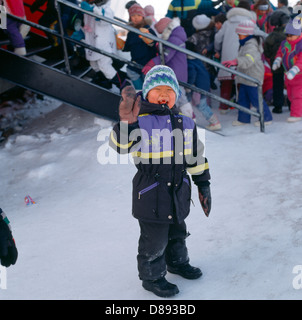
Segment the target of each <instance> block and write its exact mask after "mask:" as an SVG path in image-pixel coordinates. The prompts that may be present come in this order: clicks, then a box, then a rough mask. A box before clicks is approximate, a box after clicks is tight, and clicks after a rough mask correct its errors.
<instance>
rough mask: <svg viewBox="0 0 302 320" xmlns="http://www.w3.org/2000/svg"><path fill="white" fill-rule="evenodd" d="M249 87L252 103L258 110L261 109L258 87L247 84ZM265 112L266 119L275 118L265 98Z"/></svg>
mask: <svg viewBox="0 0 302 320" xmlns="http://www.w3.org/2000/svg"><path fill="white" fill-rule="evenodd" d="M247 87H248V91H247V92H248V96H249V99H250V101H251V104H252V105H253V106H254V107H255V108H257V110H258V111H259V100H258V88H257V87H252V86H247ZM263 113H264V121H272V120H273V117H272V113H271V111H270V109H269V107H268V105H267V103H266V102H265V100H264V99H263Z"/></svg>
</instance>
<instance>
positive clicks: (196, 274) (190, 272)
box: [167, 263, 202, 279]
mask: <svg viewBox="0 0 302 320" xmlns="http://www.w3.org/2000/svg"><path fill="white" fill-rule="evenodd" d="M167 270H168V271H169V272H170V273H174V274H178V275H180V276H182V277H183V278H186V279H198V278H200V277H201V276H202V272H201V270H200V269H199V268H196V267H192V266H191V265H190V264H189V263H185V264H181V265H179V266H175V267H172V266H168V267H167Z"/></svg>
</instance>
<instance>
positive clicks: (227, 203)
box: [0, 99, 302, 300]
mask: <svg viewBox="0 0 302 320" xmlns="http://www.w3.org/2000/svg"><path fill="white" fill-rule="evenodd" d="M49 103H50V102H49V99H48V100H47V101H46V102H45V105H46V107H47V108H49ZM53 104H54V106H57V102H56V101H53ZM40 108H43V104H42V105H41V106H40ZM284 110H285V112H284V113H283V114H281V115H275V116H274V123H273V125H271V126H269V127H267V128H266V132H265V133H260V130H259V128H256V127H254V126H253V125H252V124H251V125H248V126H245V127H240V128H238V127H236V128H235V127H232V126H231V122H232V120H234V119H235V118H236V113H237V112H236V111H235V110H234V111H232V112H231V113H229V114H227V115H224V116H222V115H221V116H220V119H221V121H222V123H223V130H222V132H223V133H225V134H226V136H225V137H223V136H220V135H216V134H214V133H210V132H207V133H206V156H207V157H208V159H209V163H210V168H211V174H212V184H211V187H212V197H213V208H212V212H211V215H210V217H209V218H206V217H205V216H204V214H203V213H202V210H201V208H200V205H199V202H198V198H197V192H196V189H194V192H193V201H194V203H195V207H192V211H191V214H190V216H189V218H188V219H187V225H188V230H189V232H190V233H191V236H190V237H189V238H188V240H187V244H188V248H189V253H190V257H191V263H192V264H193V265H195V266H199V267H201V269H202V271H203V277H202V278H201V279H199V280H194V281H192V280H191V281H190V280H185V279H182V278H180V277H179V276H177V275H171V274H168V275H167V279H168V280H169V281H171V282H173V283H176V284H177V285H178V287H179V289H180V293H179V294H178V295H177V296H176V297H175V298H174V299H175V300H178V299H181V300H189V299H192V300H200V299H301V298H302V289H300V290H299V289H295V288H294V287H293V281H296V280H297V278H296V277H298V276H299V274H298V275H297V274H294V273H293V268H294V267H295V266H296V265H302V258H301V246H302V215H301V212H302V210H301V209H302V198H301V194H302V185H301V176H302V162H301V160H300V158H301V143H300V142H301V135H302V127H301V125H302V124H301V123H296V124H288V123H286V122H285V119H286V118H287V116H288V115H289V113H288V111H287V109H285V108H284ZM253 121H255V119H253ZM110 126H111V123H110V122H106V121H104V120H100V119H96V118H95V117H94V116H93V115H91V114H89V113H85V112H83V111H80V110H77V109H74V108H71V107H67V106H61V107H58V108H56V107H55V108H54V110H52V111H51V112H49V113H48V114H47V115H46V116H45V115H42V116H41V117H39V118H37V119H36V120H34V121H33V122H32V123H30V124H29V125H28V127H27V128H25V129H24V130H23V131H22V132H20V133H19V134H17V135H14V136H11V137H10V138H9V140H8V141H7V142H6V143H3V144H1V145H0V161H1V171H0V181H1V194H0V204H1V207H2V209H3V210H4V211H5V212H6V214H7V215H8V217H9V219H10V220H11V224H12V228H13V234H14V237H15V240H16V243H17V247H18V250H19V259H18V261H17V264H16V265H15V266H12V267H11V268H9V269H7V289H6V290H4V289H1V288H0V300H5V299H102V300H105V299H116V300H121V299H125V300H147V299H154V300H160V298H158V297H156V296H155V295H153V294H152V293H149V292H147V291H145V290H144V289H143V288H142V287H141V283H140V281H139V280H138V277H137V269H136V254H137V240H138V236H139V228H138V223H137V221H136V220H135V219H134V218H132V216H131V179H132V176H133V175H134V173H135V168H134V166H133V165H132V164H129V165H126V164H123V165H122V164H121V165H114V164H107V165H101V164H100V163H99V162H98V158H97V155H98V151H99V148H100V147H101V146H102V145H103V147H104V141H103V138H102V137H104V136H106V134H107V133H108V132H109V131H110ZM99 134H100V135H99ZM98 135H99V139H98V138H97V137H98ZM98 140H99V141H98ZM26 195H30V196H31V197H32V198H33V199H34V200H35V201H36V202H37V203H36V204H35V205H32V206H26V205H25V203H24V197H25V196H26ZM296 282H297V281H296ZM300 283H301V282H300Z"/></svg>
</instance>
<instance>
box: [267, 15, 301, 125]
mask: <svg viewBox="0 0 302 320" xmlns="http://www.w3.org/2000/svg"><path fill="white" fill-rule="evenodd" d="M293 22H294V21H293V20H291V21H290V22H288V24H287V25H286V27H285V30H284V32H285V34H286V40H284V41H282V43H281V45H280V47H279V50H278V52H277V54H276V59H275V61H274V63H273V66H272V70H277V69H278V68H279V67H280V66H281V63H282V65H283V68H284V70H285V72H286V73H285V75H286V77H285V86H286V89H287V97H288V99H289V101H290V117H289V118H288V119H287V121H288V122H296V121H300V120H302V90H301V87H302V73H301V71H300V70H302V35H301V28H300V27H298V28H295V26H294V25H293Z"/></svg>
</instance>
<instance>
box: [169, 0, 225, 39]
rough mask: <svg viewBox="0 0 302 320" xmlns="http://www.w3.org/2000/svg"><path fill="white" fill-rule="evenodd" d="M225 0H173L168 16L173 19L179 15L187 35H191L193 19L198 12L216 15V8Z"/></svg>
mask: <svg viewBox="0 0 302 320" xmlns="http://www.w3.org/2000/svg"><path fill="white" fill-rule="evenodd" d="M220 2H223V0H218V1H211V0H173V1H171V3H170V5H169V7H168V12H167V14H166V17H168V18H170V19H173V18H175V17H178V18H179V19H180V22H181V26H182V27H183V28H184V29H185V32H186V34H187V37H190V36H191V35H192V34H193V33H194V32H195V30H194V28H193V27H192V19H193V18H194V16H196V15H197V14H206V15H207V16H214V15H216V14H217V13H218V11H217V10H215V9H214V7H215V6H216V5H218V4H219V3H220Z"/></svg>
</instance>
